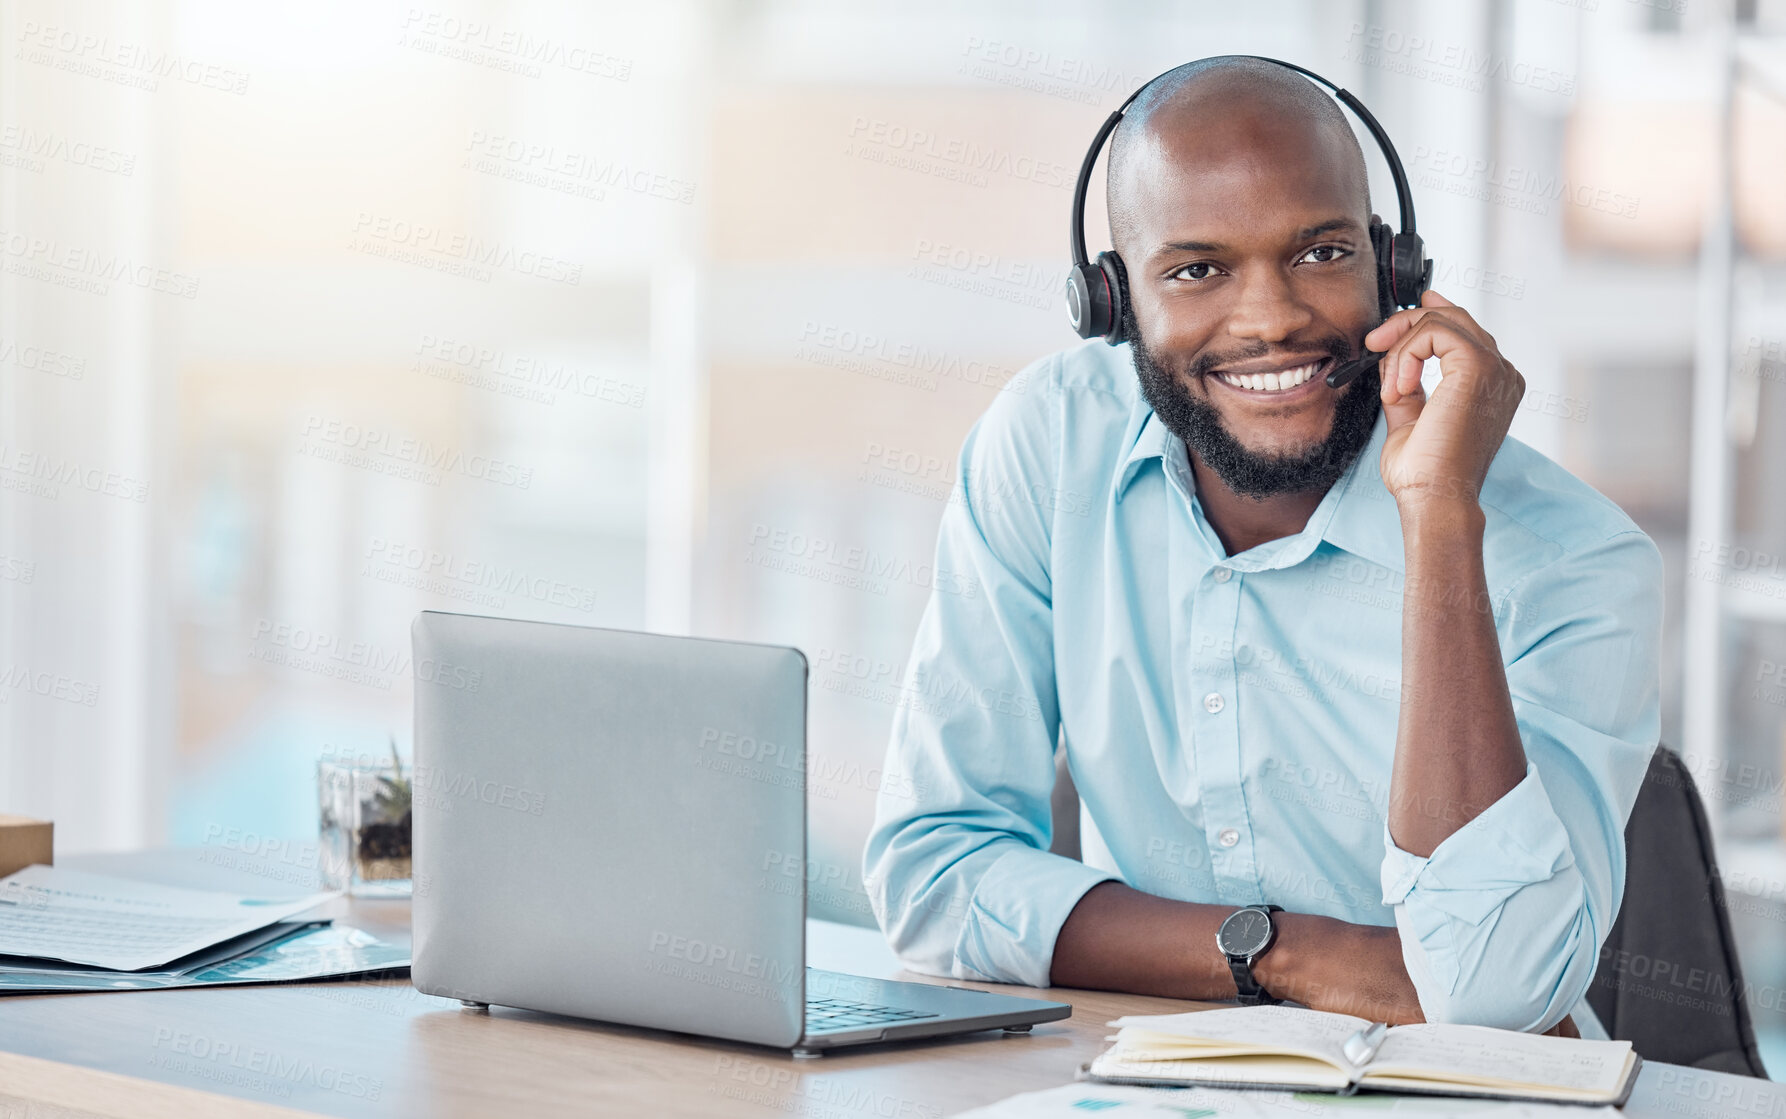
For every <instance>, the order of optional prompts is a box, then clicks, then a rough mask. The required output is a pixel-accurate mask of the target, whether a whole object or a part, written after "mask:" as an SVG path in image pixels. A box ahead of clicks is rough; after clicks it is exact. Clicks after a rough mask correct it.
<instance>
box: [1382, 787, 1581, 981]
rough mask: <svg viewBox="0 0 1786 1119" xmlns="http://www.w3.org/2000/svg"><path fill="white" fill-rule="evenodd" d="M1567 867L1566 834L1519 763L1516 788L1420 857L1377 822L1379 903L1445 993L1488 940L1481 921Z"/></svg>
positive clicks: (1570, 859) (1541, 790) (1546, 799)
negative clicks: (1466, 951)
mask: <svg viewBox="0 0 1786 1119" xmlns="http://www.w3.org/2000/svg"><path fill="white" fill-rule="evenodd" d="M1574 862H1575V855H1574V853H1573V852H1572V851H1571V850H1570V848H1569V833H1568V832H1567V831H1566V830H1565V829H1564V827H1563V822H1562V820H1560V819H1559V818H1558V817H1557V814H1556V809H1555V808H1553V807H1552V806H1551V803H1550V797H1549V795H1548V794H1546V793H1545V791H1544V783H1543V782H1542V781H1541V780H1540V779H1539V777H1538V769H1537V767H1536V766H1534V765H1532V764H1531V763H1530V762H1527V763H1526V775H1525V777H1524V778H1523V779H1522V780H1521V781H1520V782H1519V784H1517V785H1515V786H1513V788H1511V789H1509V790H1507V792H1505V793H1504V794H1502V796H1501V799H1499V800H1497V801H1495V802H1494V803H1493V804H1491V805H1489V806H1488V808H1486V809H1485V810H1483V811H1482V812H1481V813H1480V814H1479V815H1477V816H1476V817H1475V819H1473V820H1471V821H1470V822H1469V823H1467V824H1465V825H1464V826H1463V827H1461V828H1459V829H1457V830H1456V831H1455V832H1453V833H1451V834H1450V835H1449V836H1446V837H1445V839H1444V840H1443V841H1442V842H1440V844H1439V845H1438V846H1437V847H1435V848H1434V849H1433V853H1432V854H1431V855H1428V856H1427V857H1425V858H1421V857H1420V856H1419V855H1413V854H1410V853H1408V852H1407V851H1404V850H1402V849H1401V848H1400V847H1397V846H1396V845H1395V840H1394V839H1393V838H1391V837H1390V834H1389V824H1388V822H1387V821H1385V822H1384V825H1383V866H1382V883H1383V904H1385V905H1391V906H1395V907H1396V924H1397V925H1398V926H1400V927H1401V928H1402V930H1403V931H1404V932H1407V933H1412V934H1413V935H1414V938H1415V939H1416V940H1418V941H1419V944H1420V947H1421V949H1422V955H1423V956H1424V960H1423V961H1422V962H1423V963H1424V965H1425V966H1426V968H1427V969H1428V972H1429V974H1430V975H1431V976H1432V977H1433V978H1434V979H1436V980H1437V981H1438V983H1439V985H1440V986H1441V987H1442V988H1443V989H1444V990H1445V991H1446V992H1447V993H1450V992H1454V991H1455V990H1456V987H1457V980H1458V976H1459V974H1460V972H1461V971H1462V966H1461V965H1462V960H1460V958H1459V957H1460V954H1463V953H1462V952H1461V950H1462V949H1463V948H1464V946H1465V945H1466V944H1468V943H1472V942H1476V941H1479V940H1480V938H1481V937H1482V936H1484V935H1486V934H1487V933H1488V931H1489V930H1487V929H1483V928H1481V926H1482V925H1483V924H1484V922H1486V921H1488V920H1489V919H1490V918H1492V917H1493V916H1494V915H1495V914H1496V913H1498V912H1499V911H1500V909H1501V906H1502V905H1504V904H1505V903H1506V901H1507V899H1508V898H1510V897H1512V896H1513V895H1514V894H1515V893H1517V892H1518V891H1520V890H1522V889H1524V888H1526V887H1528V886H1531V885H1534V884H1536V883H1539V882H1547V881H1549V880H1550V879H1551V878H1553V877H1555V876H1556V875H1557V873H1558V872H1560V871H1562V870H1563V869H1564V868H1566V867H1569V866H1571V865H1573V864H1574Z"/></svg>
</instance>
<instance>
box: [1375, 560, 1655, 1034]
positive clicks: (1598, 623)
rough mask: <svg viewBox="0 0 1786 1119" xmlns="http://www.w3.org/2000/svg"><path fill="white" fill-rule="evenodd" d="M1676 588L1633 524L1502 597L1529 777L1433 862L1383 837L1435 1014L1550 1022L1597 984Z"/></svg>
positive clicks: (1408, 947) (1519, 1024)
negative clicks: (1667, 602)
mask: <svg viewBox="0 0 1786 1119" xmlns="http://www.w3.org/2000/svg"><path fill="white" fill-rule="evenodd" d="M1661 593H1662V592H1661V559H1660V556H1659V555H1658V554H1657V552H1656V549H1655V546H1654V545H1653V544H1652V543H1651V542H1650V540H1649V538H1648V537H1646V536H1644V535H1643V534H1642V533H1640V532H1628V533H1621V534H1619V535H1617V536H1615V537H1613V538H1611V539H1610V540H1608V541H1606V542H1605V543H1603V544H1601V545H1599V546H1597V547H1594V548H1591V549H1587V550H1584V551H1583V552H1581V553H1580V554H1577V555H1572V556H1566V557H1564V558H1563V559H1560V560H1558V561H1555V562H1554V563H1552V564H1549V565H1547V566H1546V567H1544V568H1541V569H1540V570H1539V571H1538V572H1536V573H1534V574H1533V575H1531V576H1528V577H1527V578H1526V579H1524V580H1522V581H1521V582H1520V583H1518V584H1516V585H1515V586H1514V588H1513V589H1512V590H1511V592H1510V593H1509V594H1508V595H1507V596H1506V598H1505V600H1504V601H1503V602H1502V603H1501V604H1499V606H1498V608H1497V626H1498V629H1499V632H1500V638H1501V646H1502V650H1503V655H1504V656H1509V657H1510V659H1509V660H1508V661H1507V664H1506V671H1507V684H1508V690H1509V692H1510V693H1511V695H1512V698H1513V708H1514V714H1515V717H1516V718H1517V720H1518V722H1519V728H1520V738H1521V741H1522V743H1523V745H1524V747H1525V752H1526V759H1527V766H1526V774H1525V777H1524V778H1523V779H1522V780H1521V781H1520V782H1519V784H1517V785H1515V786H1514V787H1513V788H1512V789H1510V790H1508V791H1507V792H1506V793H1505V794H1503V795H1502V796H1501V797H1500V799H1498V800H1497V801H1495V803H1494V804H1492V805H1490V806H1489V807H1488V808H1486V809H1485V810H1483V811H1482V812H1481V813H1480V814H1478V815H1477V816H1476V817H1474V818H1473V819H1472V820H1470V822H1469V823H1467V824H1465V825H1464V826H1463V827H1461V828H1459V829H1458V830H1457V831H1456V832H1454V833H1453V834H1452V835H1450V836H1449V837H1447V838H1446V839H1445V840H1444V841H1443V842H1442V843H1440V844H1439V845H1438V847H1436V848H1435V849H1434V850H1433V853H1432V854H1431V855H1430V856H1427V857H1425V858H1421V857H1419V856H1416V855H1412V854H1410V853H1408V852H1407V851H1404V850H1402V849H1400V848H1399V847H1397V846H1396V845H1395V843H1394V841H1393V840H1392V839H1391V838H1390V836H1389V832H1388V828H1387V826H1385V828H1384V832H1383V844H1384V859H1383V863H1382V887H1383V902H1384V904H1386V905H1390V906H1393V907H1394V912H1395V922H1396V926H1397V928H1398V929H1399V930H1400V932H1401V939H1402V954H1403V960H1404V962H1405V963H1406V965H1407V968H1408V973H1409V975H1410V977H1411V978H1412V979H1413V982H1414V986H1415V989H1416V991H1417V992H1418V993H1419V996H1420V1005H1421V1009H1422V1011H1423V1012H1424V1014H1425V1016H1426V1018H1427V1020H1428V1021H1431V1022H1463V1023H1470V1024H1475V1025H1486V1026H1499V1027H1502V1028H1505V1029H1515V1030H1544V1029H1548V1028H1549V1027H1551V1026H1553V1025H1555V1024H1556V1023H1557V1022H1558V1021H1559V1020H1561V1019H1562V1018H1563V1016H1564V1015H1566V1014H1568V1013H1569V1011H1570V1009H1571V1008H1573V1007H1574V1006H1575V1004H1576V1003H1577V1002H1578V1001H1579V1000H1580V999H1581V998H1582V996H1583V995H1585V994H1586V992H1587V988H1588V984H1589V983H1590V982H1591V981H1592V979H1593V974H1594V967H1595V965H1596V963H1597V961H1598V959H1599V952H1600V946H1601V944H1602V942H1603V941H1604V940H1605V938H1606V934H1607V932H1608V930H1610V929H1611V927H1612V923H1613V921H1614V920H1616V919H1617V917H1618V910H1619V901H1620V899H1621V897H1622V895H1623V892H1624V881H1625V844H1624V829H1625V821H1626V819H1627V818H1628V817H1629V815H1630V812H1631V805H1632V804H1633V803H1634V802H1635V800H1636V798H1637V791H1638V788H1639V786H1640V785H1641V783H1642V780H1643V774H1644V772H1645V770H1646V768H1647V766H1648V764H1649V757H1650V754H1651V753H1652V752H1653V750H1654V749H1655V747H1656V745H1657V737H1658V735H1659V733H1660V712H1659V702H1660V701H1659V694H1658V693H1659V688H1658V659H1657V658H1658V648H1659V645H1660V630H1661V617H1662V613H1661V612H1662V601H1661Z"/></svg>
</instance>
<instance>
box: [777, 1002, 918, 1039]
mask: <svg viewBox="0 0 1786 1119" xmlns="http://www.w3.org/2000/svg"><path fill="white" fill-rule="evenodd" d="M936 1016H937V1015H935V1014H933V1013H929V1012H927V1011H923V1010H906V1009H904V1008H903V1007H898V1006H876V1005H874V1004H873V1003H867V1002H851V1001H850V1000H849V999H807V1000H806V1029H807V1031H808V1032H812V1031H814V1030H844V1029H854V1028H855V1027H857V1026H878V1025H881V1024H883V1023H886V1022H911V1021H915V1020H917V1019H919V1018H935V1017H936Z"/></svg>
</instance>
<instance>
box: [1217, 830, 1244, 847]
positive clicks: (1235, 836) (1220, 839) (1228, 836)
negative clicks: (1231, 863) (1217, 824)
mask: <svg viewBox="0 0 1786 1119" xmlns="http://www.w3.org/2000/svg"><path fill="white" fill-rule="evenodd" d="M1215 841H1216V842H1217V843H1220V844H1221V845H1222V846H1223V847H1232V846H1234V845H1235V844H1236V843H1239V842H1240V833H1239V832H1237V831H1235V830H1234V829H1233V828H1223V829H1222V830H1221V831H1219V832H1216V834H1215Z"/></svg>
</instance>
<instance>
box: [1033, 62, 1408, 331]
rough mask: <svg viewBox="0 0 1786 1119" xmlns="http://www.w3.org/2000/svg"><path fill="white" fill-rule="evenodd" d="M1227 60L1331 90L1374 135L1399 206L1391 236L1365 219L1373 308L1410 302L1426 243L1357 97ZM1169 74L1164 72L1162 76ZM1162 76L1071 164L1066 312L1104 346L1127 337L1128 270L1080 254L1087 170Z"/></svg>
mask: <svg viewBox="0 0 1786 1119" xmlns="http://www.w3.org/2000/svg"><path fill="white" fill-rule="evenodd" d="M1228 57H1230V58H1251V59H1257V60H1258V61H1260V62H1269V63H1271V64H1273V65H1274V66H1282V67H1284V68H1285V69H1286V70H1294V71H1296V72H1297V73H1298V74H1301V75H1302V76H1303V77H1305V78H1308V79H1309V80H1310V81H1312V82H1315V83H1316V84H1317V85H1322V86H1326V87H1327V88H1328V89H1330V90H1332V91H1333V95H1334V96H1335V97H1337V98H1339V101H1340V103H1341V104H1343V105H1345V106H1346V107H1347V108H1348V109H1351V110H1352V112H1353V113H1354V114H1355V115H1356V116H1357V117H1358V119H1359V120H1360V121H1363V122H1364V127H1365V128H1367V129H1369V130H1370V134H1371V135H1372V136H1374V137H1375V138H1376V141H1377V146H1378V147H1379V148H1381V149H1383V157H1384V158H1385V159H1387V160H1388V161H1389V174H1390V175H1391V176H1393V177H1394V179H1395V198H1396V202H1397V203H1398V204H1399V205H1400V207H1401V231H1400V232H1399V233H1393V232H1391V231H1390V229H1389V227H1388V226H1386V225H1384V224H1383V219H1381V218H1379V217H1377V215H1375V214H1372V215H1371V221H1370V239H1371V248H1372V249H1373V250H1375V252H1376V255H1377V309H1378V310H1379V311H1380V312H1381V313H1382V315H1383V317H1384V318H1387V317H1389V315H1390V314H1391V313H1392V312H1393V311H1394V310H1395V309H1396V308H1397V307H1412V306H1415V305H1416V304H1418V303H1419V302H1420V293H1421V292H1424V291H1425V290H1426V288H1427V285H1428V284H1429V283H1431V281H1432V270H1433V262H1432V261H1430V260H1428V259H1427V258H1426V246H1425V244H1424V243H1422V241H1421V240H1420V234H1418V233H1416V232H1414V196H1413V195H1412V193H1410V192H1409V190H1408V174H1407V172H1406V171H1404V170H1402V161H1401V159H1400V158H1399V157H1397V156H1396V154H1395V145H1394V144H1391V143H1390V142H1389V134H1388V133H1386V132H1384V131H1383V126H1382V125H1380V124H1378V123H1377V118H1376V117H1373V116H1371V114H1370V110H1369V109H1366V108H1365V107H1364V105H1363V104H1362V103H1360V102H1359V100H1358V98H1356V97H1354V96H1352V95H1351V94H1350V93H1348V92H1346V91H1345V90H1343V89H1341V88H1340V87H1339V86H1336V85H1334V84H1333V83H1332V82H1330V81H1328V80H1327V79H1326V78H1323V77H1322V76H1321V75H1319V74H1317V73H1315V72H1314V71H1313V70H1307V69H1304V68H1303V67H1301V66H1298V65H1296V64H1295V63H1293V62H1284V61H1282V60H1280V59H1276V58H1265V57H1264V56H1262V55H1256V54H1243V55H1230V56H1228ZM1174 69H1177V67H1174ZM1171 72H1172V71H1171V70H1168V71H1167V72H1166V73H1167V74H1169V73H1171ZM1165 76H1166V74H1161V75H1160V77H1159V78H1154V79H1153V80H1152V81H1149V82H1147V83H1146V84H1145V85H1143V86H1142V87H1141V88H1140V89H1137V90H1136V91H1135V92H1134V93H1131V94H1129V99H1128V100H1127V101H1124V102H1123V103H1122V104H1121V105H1119V106H1117V109H1116V111H1115V112H1114V113H1111V114H1110V119H1108V120H1106V121H1105V122H1104V125H1103V127H1102V128H1099V129H1098V134H1097V136H1095V137H1094V138H1093V139H1092V142H1091V150H1090V151H1088V152H1086V153H1085V162H1084V163H1083V164H1081V165H1080V167H1079V182H1078V185H1076V186H1075V187H1074V188H1073V224H1072V238H1073V270H1072V271H1071V272H1069V273H1067V315H1068V317H1069V318H1071V320H1072V322H1073V329H1074V330H1075V331H1078V333H1079V337H1081V338H1100V337H1101V338H1103V339H1104V341H1106V342H1108V343H1110V344H1111V345H1112V346H1116V345H1121V344H1122V343H1123V342H1126V341H1128V340H1129V339H1128V337H1127V334H1126V331H1125V330H1124V329H1123V305H1124V303H1125V302H1126V301H1127V300H1128V297H1129V287H1128V283H1129V281H1128V271H1127V270H1126V269H1125V268H1124V266H1123V262H1122V257H1120V256H1118V255H1117V254H1116V251H1115V250H1114V249H1112V250H1110V251H1108V252H1101V253H1099V254H1098V259H1097V262H1096V263H1095V264H1094V263H1092V261H1091V259H1090V258H1089V257H1088V256H1087V255H1086V252H1085V188H1086V186H1087V185H1088V184H1090V182H1091V171H1092V166H1093V165H1094V164H1096V163H1097V161H1098V153H1099V152H1100V151H1102V150H1103V148H1104V142H1105V141H1106V140H1108V139H1109V138H1110V134H1111V133H1112V132H1114V131H1116V126H1117V125H1118V124H1120V123H1121V122H1122V115H1123V113H1125V112H1127V111H1128V108H1129V106H1130V105H1133V104H1134V103H1135V98H1137V97H1140V96H1141V94H1142V93H1143V92H1144V91H1146V89H1147V87H1148V86H1150V85H1152V84H1153V83H1154V82H1157V81H1159V80H1160V78H1163V77H1165Z"/></svg>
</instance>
